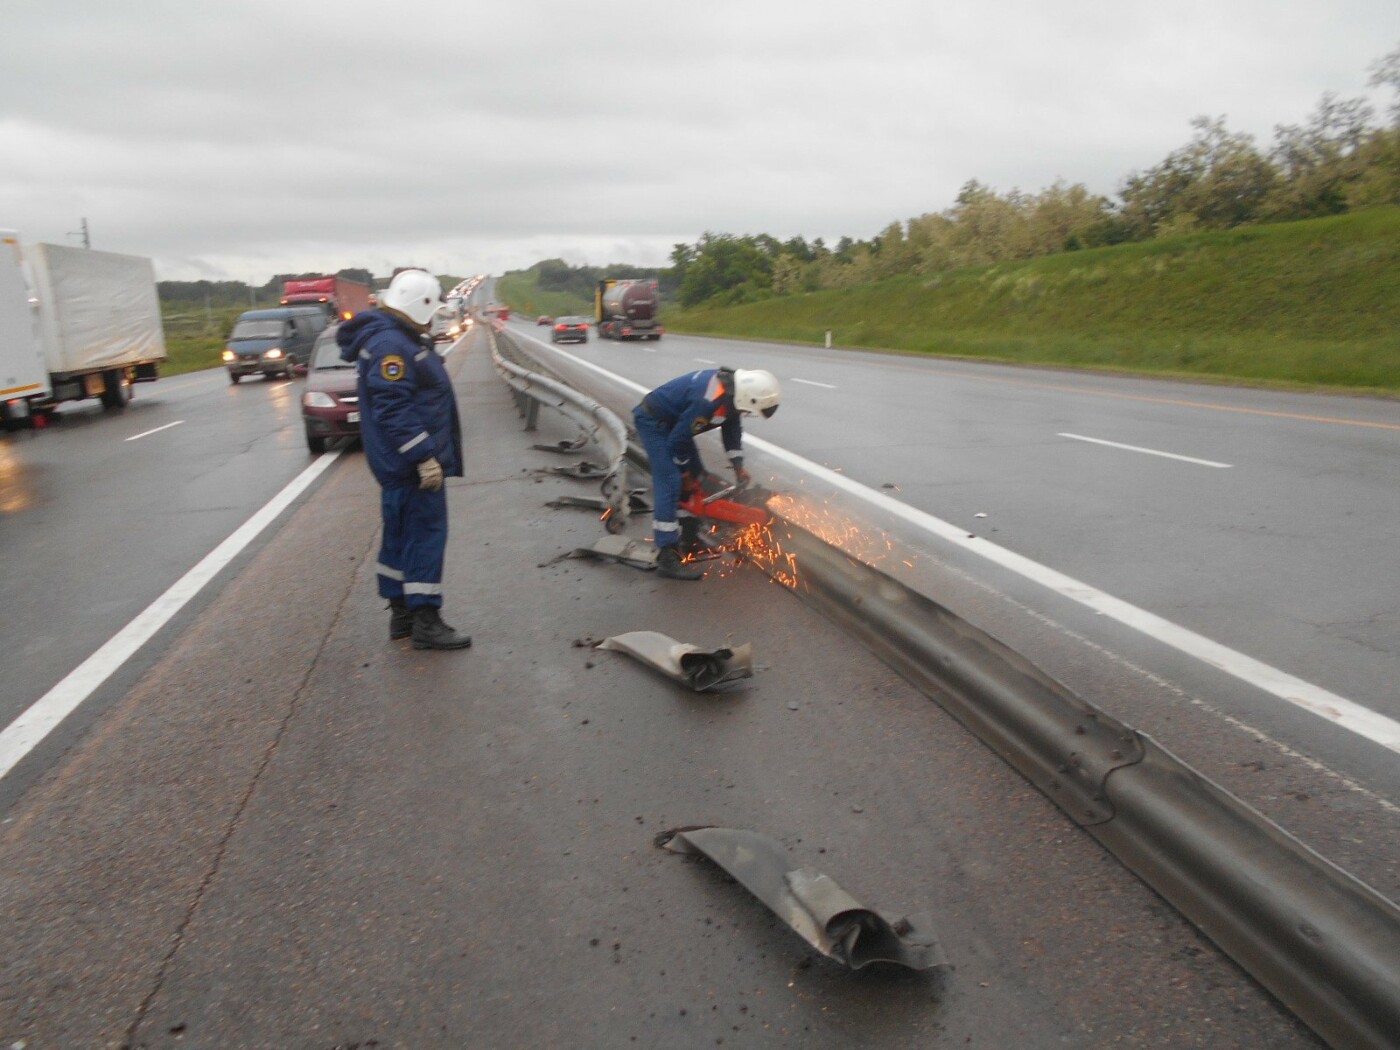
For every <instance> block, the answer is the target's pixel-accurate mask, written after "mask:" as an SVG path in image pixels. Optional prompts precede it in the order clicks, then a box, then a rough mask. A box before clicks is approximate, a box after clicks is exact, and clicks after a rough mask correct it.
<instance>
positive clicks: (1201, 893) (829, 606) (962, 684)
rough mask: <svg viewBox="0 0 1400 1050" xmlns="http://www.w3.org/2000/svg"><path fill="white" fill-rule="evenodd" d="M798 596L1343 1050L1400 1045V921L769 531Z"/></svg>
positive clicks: (1336, 871)
mask: <svg viewBox="0 0 1400 1050" xmlns="http://www.w3.org/2000/svg"><path fill="white" fill-rule="evenodd" d="M774 531H775V533H777V534H778V543H779V546H780V547H781V549H782V550H783V552H784V554H785V555H787V554H791V555H794V556H795V558H796V562H797V564H798V565H799V566H800V578H799V582H798V590H799V592H800V593H801V596H802V597H803V598H804V599H805V600H807V601H809V602H811V603H812V604H814V605H816V606H817V607H818V608H819V609H821V610H822V611H823V612H825V613H826V614H827V615H828V616H829V617H831V618H832V619H833V620H835V621H836V622H837V623H839V624H840V625H842V626H843V627H844V628H846V629H847V630H848V631H849V632H851V633H852V634H854V635H855V636H856V637H858V638H860V639H861V640H862V641H864V642H865V643H866V644H867V645H868V646H870V648H871V649H873V650H874V651H875V652H877V653H878V654H880V655H881V656H882V657H883V658H884V659H885V660H886V662H888V663H889V664H891V665H892V666H894V667H895V668H896V669H897V670H899V671H900V672H901V673H902V674H903V675H904V676H905V677H906V678H908V679H909V680H910V681H911V682H913V683H914V684H915V685H916V686H917V687H918V688H919V689H920V690H921V691H923V692H924V693H925V694H926V695H927V696H929V697H930V698H931V699H933V700H934V701H936V702H937V703H938V704H939V705H940V706H942V707H943V708H944V709H945V710H947V711H948V712H949V713H950V714H952V715H953V717H955V718H956V719H958V721H960V722H961V723H962V724H963V725H964V726H966V727H967V728H968V729H969V730H971V731H972V732H973V733H975V734H976V735H977V736H978V737H979V738H981V739H982V741H983V742H984V743H986V744H987V745H988V746H989V747H991V748H992V749H993V750H994V751H996V752H997V754H999V755H1001V756H1002V758H1004V759H1005V760H1006V761H1007V762H1008V763H1010V764H1011V765H1012V766H1013V767H1015V768H1016V769H1017V770H1018V771H1019V772H1020V773H1021V774H1022V775H1024V776H1025V777H1026V778H1027V779H1028V780H1030V781H1031V782H1032V783H1033V784H1035V785H1036V786H1037V787H1038V788H1040V790H1041V791H1043V792H1044V793H1045V794H1046V795H1048V796H1049V797H1050V799H1051V800H1052V801H1054V802H1055V803H1056V804H1057V805H1059V806H1060V807H1061V808H1062V809H1063V810H1064V811H1065V812H1066V813H1067V814H1069V816H1070V817H1071V818H1072V819H1073V820H1074V821H1075V822H1076V823H1078V824H1079V825H1081V826H1082V827H1083V828H1084V830H1086V831H1087V832H1089V834H1091V835H1093V836H1094V838H1096V839H1097V840H1098V841H1099V842H1100V843H1102V844H1103V846H1104V847H1105V848H1107V849H1108V850H1109V851H1110V852H1111V853H1113V854H1114V855H1115V856H1116V857H1118V859H1119V860H1120V861H1122V863H1123V864H1124V865H1125V866H1126V867H1127V868H1128V869H1129V870H1130V871H1132V872H1133V873H1134V874H1135V875H1137V876H1138V877H1139V878H1140V879H1142V880H1143V881H1144V882H1145V883H1147V884H1148V885H1149V886H1151V887H1152V888H1153V889H1154V890H1156V891H1157V892H1158V893H1159V894H1161V895H1162V897H1164V898H1165V899H1166V900H1167V901H1169V902H1170V903H1171V904H1172V905H1173V906H1174V907H1175V908H1176V909H1177V910H1178V911H1180V912H1181V913H1182V914H1183V915H1185V916H1186V917H1187V918H1188V919H1189V920H1190V921H1191V922H1193V923H1195V925H1196V926H1197V927H1198V928H1199V929H1200V930H1201V931H1202V932H1203V933H1205V935H1206V936H1208V937H1209V938H1210V939H1211V940H1213V941H1214V942H1215V943H1216V944H1217V945H1219V946H1220V948H1221V949H1222V950H1223V951H1224V952H1225V953H1226V954H1227V955H1229V956H1230V957H1231V958H1232V959H1234V960H1235V961H1236V962H1237V963H1239V964H1240V966H1242V967H1243V968H1244V969H1245V970H1247V971H1248V972H1249V973H1250V974H1251V975H1252V976H1253V977H1254V978H1255V979H1256V980H1258V981H1259V983H1260V984H1262V985H1263V986H1264V987H1265V988H1267V989H1268V990H1269V991H1270V992H1272V993H1273V994H1274V995H1275V996H1277V997H1278V999H1279V1000H1281V1001H1282V1002H1283V1003H1284V1004H1285V1005H1286V1006H1287V1007H1288V1008H1289V1009H1290V1010H1292V1011H1293V1012H1294V1013H1295V1014H1297V1015H1298V1017H1299V1018H1301V1019H1302V1020H1303V1021H1304V1023H1306V1024H1307V1025H1309V1026H1310V1027H1311V1028H1312V1029H1313V1030H1314V1031H1315V1032H1317V1033H1318V1034H1319V1035H1320V1036H1322V1038H1324V1039H1326V1040H1327V1041H1328V1042H1329V1043H1330V1044H1331V1045H1333V1046H1336V1047H1346V1048H1348V1050H1351V1048H1377V1050H1379V1048H1383V1047H1389V1048H1392V1050H1393V1048H1395V1047H1398V1046H1400V908H1398V907H1397V906H1396V905H1395V904H1394V903H1393V902H1391V901H1390V900H1387V899H1386V898H1385V897H1383V896H1382V895H1381V894H1380V893H1378V892H1377V891H1375V890H1374V889H1372V888H1371V887H1369V886H1367V885H1366V884H1365V883H1362V882H1360V881H1359V880H1357V879H1355V878H1354V877H1352V876H1351V875H1349V874H1347V873H1346V872H1345V871H1343V870H1342V869H1340V868H1338V867H1337V866H1336V865H1334V864H1332V863H1331V862H1330V861H1328V860H1326V859H1325V858H1323V857H1321V856H1319V855H1318V854H1317V853H1315V852H1313V851H1312V850H1310V849H1308V848H1307V847H1306V846H1305V845H1303V844H1302V843H1301V842H1299V841H1298V840H1297V839H1295V838H1293V837H1292V836H1291V835H1289V834H1288V833H1287V832H1286V831H1284V830H1283V829H1282V828H1280V827H1278V826H1277V825H1276V824H1274V823H1273V822H1271V821H1270V820H1269V819H1268V818H1267V817H1265V816H1264V815H1263V814H1261V813H1259V812H1257V811H1256V810H1254V809H1251V808H1250V807H1249V806H1247V805H1245V804H1244V803H1243V802H1241V801H1240V800H1239V799H1238V798H1236V797H1234V796H1233V795H1231V794H1230V793H1229V792H1227V791H1226V790H1225V789H1224V788H1222V787H1220V786H1219V785H1217V784H1215V783H1213V782H1212V781H1210V780H1209V779H1207V778H1206V777H1205V776H1203V775H1202V774H1200V773H1199V772H1197V771H1196V770H1194V769H1192V768H1191V767H1190V766H1188V765H1187V764H1186V763H1185V762H1183V761H1181V760H1180V759H1179V758H1177V757H1176V756H1175V755H1173V754H1172V753H1171V752H1169V751H1167V750H1166V749H1165V748H1163V747H1162V746H1161V745H1159V744H1157V743H1156V742H1155V741H1154V740H1152V739H1151V738H1150V737H1148V736H1146V735H1144V734H1142V733H1139V732H1138V731H1136V730H1134V729H1133V728H1132V727H1131V726H1128V725H1125V724H1124V723H1122V722H1119V721H1118V720H1116V719H1114V718H1112V717H1110V716H1109V715H1108V714H1106V713H1105V712H1102V711H1100V710H1099V709H1098V708H1096V707H1094V706H1093V705H1091V704H1089V703H1087V702H1086V701H1084V700H1083V699H1081V698H1080V697H1078V696H1076V695H1074V694H1073V693H1072V692H1070V691H1069V690H1068V689H1067V688H1066V687H1065V686H1063V685H1062V684H1060V683H1059V682H1057V681H1055V679H1053V678H1051V677H1050V676H1049V675H1047V674H1045V673H1044V672H1043V671H1041V670H1040V669H1039V668H1037V667H1035V666H1034V665H1033V664H1031V663H1029V662H1028V661H1027V660H1025V659H1024V658H1023V657H1022V656H1020V655H1019V654H1018V653H1016V652H1015V651H1014V650H1012V649H1009V648H1008V647H1007V646H1005V645H1003V644H1002V643H1001V642H999V641H997V640H996V639H995V638H993V637H992V636H991V635H989V634H986V633H985V632H984V631H981V630H980V629H978V628H976V627H974V626H973V625H971V624H969V623H967V622H966V621H964V620H963V619H962V618H960V617H959V616H957V615H956V614H955V613H953V612H951V611H950V610H948V609H946V608H944V607H943V606H941V605H939V604H938V603H936V602H934V601H932V600H931V599H929V598H926V597H924V596H923V595H920V594H918V593H916V592H914V591H912V590H910V589H909V588H907V587H905V586H904V585H903V584H901V583H899V582H898V581H896V580H894V579H892V578H891V577H889V576H887V575H885V574H884V573H882V572H880V571H879V570H877V569H874V568H872V567H870V566H868V565H865V564H864V563H862V562H859V561H856V560H854V559H852V558H850V557H849V556H847V555H846V554H844V553H842V552H841V551H839V550H837V549H836V548H834V547H832V546H830V545H828V544H827V543H825V542H824V541H822V540H820V539H818V538H817V537H815V536H813V535H812V534H811V533H808V532H805V531H804V530H802V529H799V528H797V527H796V526H792V525H783V524H779V525H777V526H775V527H774Z"/></svg>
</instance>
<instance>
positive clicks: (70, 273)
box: [0, 233, 167, 423]
mask: <svg viewBox="0 0 1400 1050" xmlns="http://www.w3.org/2000/svg"><path fill="white" fill-rule="evenodd" d="M0 240H3V241H4V242H5V243H4V245H3V247H4V249H5V250H4V251H3V252H0V268H3V269H4V270H5V271H6V272H5V274H4V275H3V277H0V286H3V287H4V288H5V292H4V293H3V297H4V298H5V299H6V300H7V301H8V304H7V305H6V306H5V307H3V308H0V310H3V313H4V316H5V322H4V324H5V328H4V333H3V339H4V344H5V346H4V349H3V350H0V356H3V360H4V362H5V366H4V367H3V368H0V373H3V374H5V375H9V376H12V377H13V378H15V379H16V380H17V381H16V382H14V383H11V382H10V381H9V380H8V379H7V380H5V381H4V382H3V384H0V389H4V390H11V389H14V388H20V387H32V386H33V385H34V384H35V383H36V382H37V383H39V385H40V387H41V389H38V390H33V389H30V390H19V389H16V393H18V394H19V396H18V397H15V396H12V395H4V398H3V400H2V401H0V409H2V410H3V414H4V417H5V420H6V422H7V423H14V422H17V421H22V420H24V419H26V418H28V417H31V416H35V414H36V413H46V412H47V411H48V410H49V409H51V408H53V407H54V406H55V405H57V404H59V403H60V402H63V401H81V400H84V399H86V398H97V399H99V400H100V401H101V402H102V404H103V405H105V406H106V407H108V408H115V409H120V408H124V407H126V403H127V402H128V401H129V400H131V388H132V384H133V383H149V382H154V381H155V380H156V378H157V376H158V375H159V369H160V363H161V362H162V361H165V360H167V354H166V350H165V330H164V328H163V327H162V325H161V318H160V300H159V298H158V296H157V294H156V281H155V271H154V268H153V267H152V265H151V260H150V259H145V258H141V257H140V256H135V255H121V254H118V253H116V252H100V251H93V250H91V249H88V248H70V247H67V246H65V245H60V244H30V245H22V246H21V245H19V243H18V241H19V238H18V237H16V236H14V235H13V234H12V233H5V234H4V235H3V236H0ZM16 248H18V251H16ZM16 288H23V289H24V292H25V300H26V302H25V307H26V311H27V313H28V317H27V321H28V328H27V331H28V333H29V334H28V335H27V336H26V334H25V332H26V325H25V321H26V318H25V317H23V316H21V315H20V314H19V313H16V311H15V307H14V299H15V289H16ZM35 341H37V346H38V352H39V355H40V357H41V358H42V362H43V369H42V371H43V373H44V374H45V377H46V379H44V380H36V379H35V378H34V377H33V375H32V367H31V366H32V360H33V347H34V345H35ZM26 368H28V369H29V371H30V374H29V378H24V375H22V372H24V370H25V369H26ZM20 402H23V403H22V404H21V403H20ZM35 418H36V419H39V418H45V417H44V416H42V415H41V416H35Z"/></svg>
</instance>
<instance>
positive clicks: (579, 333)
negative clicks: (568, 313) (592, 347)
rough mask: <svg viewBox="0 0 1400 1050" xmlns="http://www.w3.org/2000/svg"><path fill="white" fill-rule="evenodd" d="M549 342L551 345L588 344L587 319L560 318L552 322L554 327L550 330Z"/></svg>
mask: <svg viewBox="0 0 1400 1050" xmlns="http://www.w3.org/2000/svg"><path fill="white" fill-rule="evenodd" d="M549 341H550V342H551V343H586V342H588V318H586V317H561V318H559V319H558V320H557V321H555V322H554V327H553V328H552V329H550V332H549Z"/></svg>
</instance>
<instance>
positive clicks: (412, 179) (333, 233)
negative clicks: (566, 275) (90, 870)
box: [0, 0, 1400, 283]
mask: <svg viewBox="0 0 1400 1050" xmlns="http://www.w3.org/2000/svg"><path fill="white" fill-rule="evenodd" d="M1397 45H1400V3H1396V0H1331V2H1329V3H1325V4H1324V3H1318V2H1317V0H1178V2H1176V3H1171V4H1162V3H1142V2H1136V0H1115V2H1108V0H1104V2H1100V0H1063V2H1061V3H1058V4H1051V3H1046V2H1045V0H990V2H986V0H983V2H977V3H973V2H970V0H944V2H941V3H940V2H937V0H868V2H866V3H861V4H857V3H851V2H847V3H829V2H825V0H744V2H733V0H707V2H704V3H688V4H679V3H670V2H666V0H658V2H655V3H651V4H626V5H620V4H596V3H594V4H584V3H577V2H574V3H565V2H560V0H506V2H500V0H496V2H493V3H490V4H478V3H466V2H458V3H445V2H433V0H420V2H418V3H414V4H400V3H393V2H390V0H376V2H373V3H368V2H359V0H339V2H333V3H323V2H317V0H302V2H296V3H289V2H285V0H283V2H263V0H226V2H224V3H221V4H214V3H204V2H192V0H105V2H101V3H98V2H87V0H37V2H36V0H6V2H5V3H4V4H3V5H0V226H8V227H13V228H17V229H19V230H20V232H21V234H22V236H23V238H24V239H25V240H26V241H31V240H43V241H53V242H58V243H75V239H74V238H73V237H71V236H69V232H70V231H73V230H76V229H78V224H79V222H80V220H81V219H82V218H83V217H86V218H87V219H88V221H89V223H90V226H91V229H92V237H93V246H94V247H97V248H105V249H108V250H112V251H122V252H130V253H133V254H139V255H149V256H152V257H153V258H154V259H155V260H156V266H157V273H158V275H159V276H160V277H161V278H162V279H198V278H201V277H209V278H214V279H223V278H233V279H238V280H247V281H256V282H257V283H262V282H263V281H265V280H267V278H268V277H270V276H271V275H272V274H274V273H283V272H299V271H327V272H330V271H334V270H337V269H340V268H342V267H347V266H362V267H366V268H368V269H370V270H373V271H374V272H375V273H377V274H384V273H387V272H388V271H389V270H390V269H391V268H392V267H394V266H396V265H404V264H410V263H411V264H416V265H423V266H428V267H430V268H432V269H434V270H437V271H439V272H452V273H458V274H466V273H476V272H495V273H499V272H502V271H503V270H506V269H520V268H524V267H527V266H529V265H531V264H532V263H535V262H537V261H539V260H540V259H543V258H549V257H556V256H557V257H562V258H564V259H567V260H568V261H570V262H571V263H575V264H582V263H589V264H595V265H601V264H605V263H609V262H629V263H635V264H638V265H657V266H660V265H663V264H665V263H666V261H667V256H668V255H669V252H670V249H671V246H672V245H673V244H674V243H676V242H678V241H694V240H695V239H696V238H697V237H699V235H700V234H701V233H703V232H704V231H706V230H711V231H716V232H731V233H760V232H762V233H771V234H773V235H774V236H777V237H779V238H783V239H786V238H788V237H791V236H793V235H796V234H802V235H804V236H806V237H808V238H811V237H815V236H821V237H825V238H826V239H827V240H828V241H830V242H834V241H835V240H836V239H838V238H839V237H841V236H842V235H850V236H853V237H857V238H864V237H869V236H871V235H873V234H875V233H877V232H879V230H880V229H881V228H883V227H884V226H886V225H888V223H889V222H891V221H892V220H895V219H902V218H909V217H911V216H914V215H919V214H923V213H925V212H936V211H941V210H943V209H944V208H947V207H948V206H949V205H950V204H952V202H953V199H954V197H955V196H956V195H957V192H958V189H959V187H960V186H961V185H962V184H963V183H965V182H966V181H967V180H969V179H973V178H975V179H978V180H979V181H981V182H983V183H985V184H988V185H990V186H992V187H994V188H995V189H997V190H998V191H1002V192H1005V191H1007V190H1010V189H1012V188H1020V189H1022V190H1026V191H1028V192H1036V191H1039V190H1041V189H1043V188H1045V187H1047V186H1049V185H1050V184H1052V183H1053V182H1055V180H1057V179H1064V180H1066V181H1067V182H1082V183H1084V184H1086V185H1087V186H1088V187H1089V188H1090V189H1091V190H1093V191H1095V192H1097V193H1102V194H1105V195H1108V196H1113V195H1115V193H1116V191H1117V189H1118V187H1119V185H1120V183H1121V181H1122V179H1123V177H1124V176H1126V175H1127V174H1129V173H1130V172H1131V171H1133V170H1135V169H1142V168H1146V167H1150V166H1152V165H1154V164H1157V163H1158V162H1160V161H1161V160H1162V159H1163V158H1164V157H1165V156H1166V155H1167V154H1168V153H1169V152H1170V151H1171V150H1173V149H1175V148H1177V147H1178V146H1181V145H1182V144H1184V143H1185V142H1187V141H1188V140H1189V139H1190V137H1191V128H1190V121H1191V119H1192V118H1193V117H1195V116H1197V115H1200V114H1208V115H1212V116H1218V115H1221V114H1223V115H1225V116H1226V118H1227V124H1228V126H1229V127H1230V128H1231V129H1232V130H1235V131H1243V132H1248V133H1250V134H1252V135H1254V136H1255V138H1256V140H1257V141H1258V143H1259V144H1260V145H1261V146H1262V147H1265V148H1267V147H1268V145H1269V144H1270V143H1271V141H1272V137H1273V129H1274V126H1275V125H1277V124H1293V123H1301V122H1303V121H1304V120H1305V119H1306V118H1307V117H1308V116H1309V114H1310V113H1311V112H1312V111H1313V109H1314V108H1315V107H1316V105H1317V102H1318V100H1319V99H1320V98H1321V96H1322V94H1323V93H1324V92H1327V91H1332V92H1335V93H1337V94H1339V95H1341V96H1342V97H1346V98H1351V97H1357V96H1366V97H1370V98H1373V99H1375V100H1376V101H1378V102H1385V103H1388V102H1389V101H1390V99H1389V98H1388V97H1379V96H1376V95H1374V93H1373V92H1371V90H1370V89H1368V87H1367V80H1368V79H1369V70H1370V67H1371V66H1372V65H1373V64H1374V63H1375V62H1376V61H1377V60H1379V59H1380V58H1382V57H1383V56H1384V55H1386V54H1387V53H1388V52H1390V51H1392V50H1394V49H1395V48H1396V46H1397ZM1378 108H1379V107H1378Z"/></svg>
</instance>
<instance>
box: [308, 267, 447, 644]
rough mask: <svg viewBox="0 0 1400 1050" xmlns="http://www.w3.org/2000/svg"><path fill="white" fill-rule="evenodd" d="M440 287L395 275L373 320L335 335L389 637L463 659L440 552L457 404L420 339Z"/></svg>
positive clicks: (414, 273) (368, 316)
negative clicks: (345, 373)
mask: <svg viewBox="0 0 1400 1050" xmlns="http://www.w3.org/2000/svg"><path fill="white" fill-rule="evenodd" d="M442 305H443V304H442V286H441V285H440V284H439V283H438V279H437V278H436V277H434V276H433V275H432V274H430V273H427V272H425V271H423V270H403V271H401V272H399V273H398V274H396V275H395V276H394V279H393V280H392V281H391V282H390V283H389V287H388V289H386V290H385V292H384V293H383V295H382V296H380V301H379V308H378V309H377V310H366V311H364V312H363V313H359V314H356V315H355V316H354V317H353V318H351V319H350V320H349V321H347V322H345V324H343V325H341V326H340V330H339V331H338V332H337V333H336V342H338V343H339V344H340V356H341V357H342V358H343V359H345V360H346V361H352V362H354V363H355V365H356V367H357V368H358V370H359V395H360V441H361V443H362V444H363V446H364V450H365V459H366V460H367V461H368V463H369V468H370V470H371V471H372V472H373V473H374V477H375V480H376V481H378V482H379V486H380V509H381V512H382V515H383V522H384V535H383V539H382V541H381V544H380V548H379V564H378V565H377V566H376V567H375V568H376V572H377V573H378V576H379V595H380V597H382V598H387V599H388V601H389V637H390V638H391V639H398V638H408V637H411V638H412V639H413V647H414V648H415V649H463V648H466V647H467V646H469V645H471V644H472V640H471V637H470V636H468V635H465V634H459V633H458V632H457V631H456V630H454V629H453V628H451V627H449V626H448V625H447V624H446V623H444V622H443V619H442V614H441V612H440V610H441V608H442V569H443V559H444V556H445V553H446V549H447V494H446V493H445V492H444V491H443V479H444V478H448V477H461V476H462V427H461V422H460V420H459V419H458V416H457V398H456V395H455V394H454V393H453V391H452V380H451V378H450V377H449V376H448V374H447V369H446V368H445V367H443V363H442V358H440V357H439V356H438V354H437V352H436V351H435V350H434V349H433V343H432V336H431V335H429V334H428V333H429V329H430V327H431V325H432V320H433V315H434V314H435V313H436V312H437V310H438V308H439V307H440V306H442Z"/></svg>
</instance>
